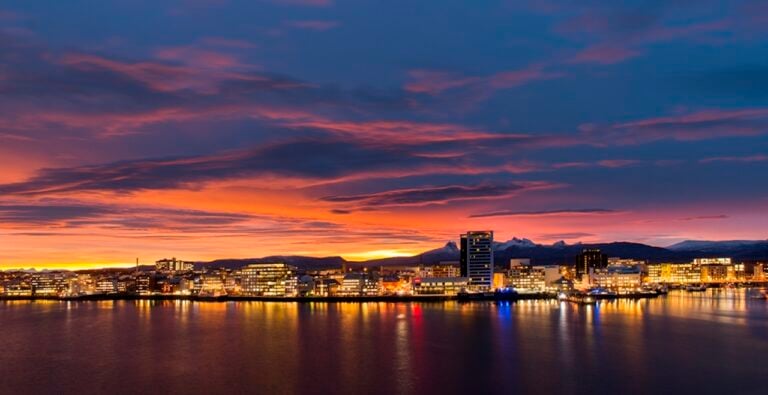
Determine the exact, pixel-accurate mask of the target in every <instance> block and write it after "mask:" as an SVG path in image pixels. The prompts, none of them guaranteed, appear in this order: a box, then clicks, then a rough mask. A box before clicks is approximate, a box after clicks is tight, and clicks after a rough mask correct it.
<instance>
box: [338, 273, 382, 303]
mask: <svg viewBox="0 0 768 395" xmlns="http://www.w3.org/2000/svg"><path fill="white" fill-rule="evenodd" d="M380 293H381V286H380V284H379V281H378V279H377V278H375V276H374V275H373V273H369V272H350V273H347V274H345V275H344V279H343V280H342V282H341V287H340V288H339V296H347V297H355V296H378V295H380Z"/></svg>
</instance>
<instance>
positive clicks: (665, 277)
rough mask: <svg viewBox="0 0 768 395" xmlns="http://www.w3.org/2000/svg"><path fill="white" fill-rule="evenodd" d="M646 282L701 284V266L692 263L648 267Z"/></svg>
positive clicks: (661, 264) (662, 264)
mask: <svg viewBox="0 0 768 395" xmlns="http://www.w3.org/2000/svg"><path fill="white" fill-rule="evenodd" d="M648 281H649V282H651V283H656V284H694V283H699V282H701V266H700V265H696V264H693V263H660V264H652V265H648Z"/></svg>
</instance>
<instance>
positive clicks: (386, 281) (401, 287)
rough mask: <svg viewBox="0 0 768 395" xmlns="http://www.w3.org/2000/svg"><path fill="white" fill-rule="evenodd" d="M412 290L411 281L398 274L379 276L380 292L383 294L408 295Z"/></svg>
mask: <svg viewBox="0 0 768 395" xmlns="http://www.w3.org/2000/svg"><path fill="white" fill-rule="evenodd" d="M412 291H413V288H412V286H411V282H410V281H408V279H405V278H401V277H399V276H387V277H382V278H381V293H382V294H383V295H409V294H411V293H412Z"/></svg>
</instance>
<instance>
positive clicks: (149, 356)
mask: <svg viewBox="0 0 768 395" xmlns="http://www.w3.org/2000/svg"><path fill="white" fill-rule="evenodd" d="M0 328H2V329H1V331H2V332H1V336H0V367H2V368H0V393H66V394H74V393H79V394H87V393H107V392H109V393H186V394H197V393H261V394H322V393H340V394H483V393H507V394H508V393H574V394H575V393H593V394H616V393H699V394H708V393H736V394H739V393H746V394H750V393H751V394H764V393H767V392H768V384H767V383H768V364H767V363H766V359H767V358H768V303H767V302H765V301H761V300H754V299H750V298H748V297H747V295H746V294H745V291H743V290H736V291H720V292H716V291H712V290H710V291H708V292H707V293H703V294H692V293H691V294H689V293H684V292H676V293H671V294H670V295H668V296H667V297H663V298H658V299H654V300H639V301H609V302H601V303H600V304H598V305H597V306H595V307H585V306H577V305H574V304H571V303H568V302H556V301H523V302H517V303H492V302H472V303H458V302H445V303H328V304H326V303H303V304H302V303H277V302H226V303H216V302H182V301H165V302H150V301H104V302H55V301H35V302H26V301H6V302H0Z"/></svg>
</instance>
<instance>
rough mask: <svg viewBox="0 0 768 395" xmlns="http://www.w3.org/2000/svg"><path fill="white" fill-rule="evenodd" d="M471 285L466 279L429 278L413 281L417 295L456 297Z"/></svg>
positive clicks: (414, 291)
mask: <svg viewBox="0 0 768 395" xmlns="http://www.w3.org/2000/svg"><path fill="white" fill-rule="evenodd" d="M468 285H469V279H467V278H466V277H428V278H414V279H413V293H414V294H416V295H456V294H458V293H459V292H460V291H462V290H463V289H466V288H467V286H468Z"/></svg>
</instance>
